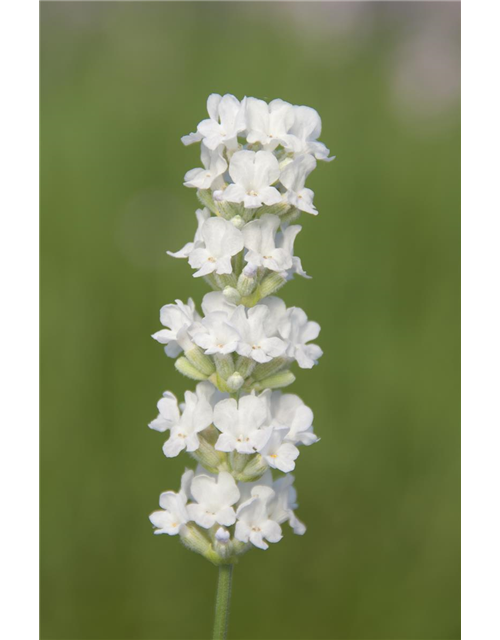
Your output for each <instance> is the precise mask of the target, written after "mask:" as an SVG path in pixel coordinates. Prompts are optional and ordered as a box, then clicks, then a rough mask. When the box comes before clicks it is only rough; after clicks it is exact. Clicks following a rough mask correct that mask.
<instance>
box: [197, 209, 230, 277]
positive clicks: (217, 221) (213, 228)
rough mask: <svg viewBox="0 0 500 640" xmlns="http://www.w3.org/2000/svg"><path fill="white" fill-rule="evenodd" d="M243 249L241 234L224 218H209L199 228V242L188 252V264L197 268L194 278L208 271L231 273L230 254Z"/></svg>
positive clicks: (204, 274) (206, 273)
mask: <svg viewBox="0 0 500 640" xmlns="http://www.w3.org/2000/svg"><path fill="white" fill-rule="evenodd" d="M242 249H243V235H242V233H241V231H240V230H239V229H237V228H236V227H235V226H234V225H233V224H231V223H230V222H229V221H228V220H224V218H209V219H208V220H207V221H206V222H205V224H204V225H203V227H202V228H201V242H200V243H199V246H196V247H195V248H194V249H193V250H192V251H191V253H190V254H189V264H190V265H191V267H193V269H198V271H197V272H196V273H195V274H194V277H195V278H199V277H200V276H206V275H208V274H209V273H213V272H215V273H218V274H220V275H222V274H225V273H231V272H232V270H233V268H232V265H231V258H232V256H234V255H236V254H237V253H239V252H240V251H241V250H242Z"/></svg>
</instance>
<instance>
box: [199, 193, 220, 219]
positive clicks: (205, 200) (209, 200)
mask: <svg viewBox="0 0 500 640" xmlns="http://www.w3.org/2000/svg"><path fill="white" fill-rule="evenodd" d="M196 195H197V196H198V200H199V201H200V202H201V204H203V205H205V207H207V209H210V211H211V212H212V213H215V215H216V216H217V215H219V212H218V210H217V207H216V205H215V202H214V199H213V197H212V192H211V191H210V189H198V191H197V192H196Z"/></svg>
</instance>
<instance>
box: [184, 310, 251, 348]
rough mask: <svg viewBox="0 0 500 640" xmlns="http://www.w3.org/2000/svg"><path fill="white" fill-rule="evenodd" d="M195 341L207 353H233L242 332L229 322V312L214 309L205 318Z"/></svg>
mask: <svg viewBox="0 0 500 640" xmlns="http://www.w3.org/2000/svg"><path fill="white" fill-rule="evenodd" d="M193 341H194V342H195V343H196V344H197V345H198V346H199V347H201V348H202V349H204V350H205V353H206V354H207V355H211V354H213V353H222V354H225V353H233V351H236V347H237V346H238V343H239V341H240V334H239V333H238V331H237V330H236V329H235V328H234V327H233V326H232V325H231V324H229V322H228V320H227V313H225V312H224V311H213V312H212V313H209V314H208V315H207V316H206V317H205V318H203V320H202V321H201V324H200V325H199V328H197V330H196V333H194V335H193Z"/></svg>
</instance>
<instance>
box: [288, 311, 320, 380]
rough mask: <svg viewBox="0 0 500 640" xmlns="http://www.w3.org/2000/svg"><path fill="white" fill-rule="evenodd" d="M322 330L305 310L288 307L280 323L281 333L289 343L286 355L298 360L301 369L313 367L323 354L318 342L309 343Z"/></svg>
mask: <svg viewBox="0 0 500 640" xmlns="http://www.w3.org/2000/svg"><path fill="white" fill-rule="evenodd" d="M320 330H321V327H320V326H319V324H318V323H317V322H310V321H308V319H307V316H306V314H305V312H304V311H303V310H302V309H299V308H298V307H291V308H290V309H288V311H287V313H286V316H285V318H283V320H282V321H281V323H280V327H279V332H280V335H281V337H282V338H283V339H284V340H286V341H287V343H288V348H287V352H286V355H287V356H288V357H289V358H294V359H295V360H297V363H298V365H299V367H300V368H301V369H311V368H312V367H313V366H314V365H315V364H317V362H318V358H320V357H321V356H322V355H323V351H322V350H321V348H320V347H318V345H317V344H307V343H308V342H309V341H310V340H314V339H315V338H317V337H318V335H319V332H320Z"/></svg>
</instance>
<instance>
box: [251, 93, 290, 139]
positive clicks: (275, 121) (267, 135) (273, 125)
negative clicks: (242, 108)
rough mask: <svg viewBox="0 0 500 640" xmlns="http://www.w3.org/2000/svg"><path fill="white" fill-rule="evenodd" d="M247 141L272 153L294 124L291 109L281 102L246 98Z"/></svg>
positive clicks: (288, 105) (286, 103)
mask: <svg viewBox="0 0 500 640" xmlns="http://www.w3.org/2000/svg"><path fill="white" fill-rule="evenodd" d="M246 116H247V140H248V142H249V143H250V144H255V143H256V142H260V143H261V144H262V146H263V147H264V149H268V150H270V151H272V150H273V149H275V148H276V147H277V146H278V145H279V144H281V140H282V138H283V137H284V136H285V135H286V134H287V133H288V131H289V129H290V127H291V126H292V125H293V123H294V120H295V118H294V113H293V107H292V105H291V104H288V102H284V101H283V100H272V102H270V103H269V105H267V104H266V103H265V102H264V100H257V98H247V110H246Z"/></svg>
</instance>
